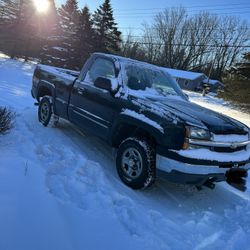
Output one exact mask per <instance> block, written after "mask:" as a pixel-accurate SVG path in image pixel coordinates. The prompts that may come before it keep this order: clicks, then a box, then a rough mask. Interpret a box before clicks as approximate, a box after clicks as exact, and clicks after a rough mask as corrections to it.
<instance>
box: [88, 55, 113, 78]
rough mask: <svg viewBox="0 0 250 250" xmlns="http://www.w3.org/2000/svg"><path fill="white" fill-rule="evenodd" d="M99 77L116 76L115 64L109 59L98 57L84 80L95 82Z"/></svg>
mask: <svg viewBox="0 0 250 250" xmlns="http://www.w3.org/2000/svg"><path fill="white" fill-rule="evenodd" d="M98 77H106V78H115V67H114V64H113V63H112V62H111V61H109V60H107V59H103V58H98V59H96V60H95V62H94V63H93V64H92V66H91V67H90V69H89V71H88V72H87V75H86V77H85V79H84V80H85V81H86V82H89V83H94V81H95V80H96V79H97V78H98Z"/></svg>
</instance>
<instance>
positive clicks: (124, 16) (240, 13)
mask: <svg viewBox="0 0 250 250" xmlns="http://www.w3.org/2000/svg"><path fill="white" fill-rule="evenodd" d="M198 14H199V13H198ZM210 14H211V15H233V14H237V15H244V14H250V11H246V12H227V13H210ZM156 15H157V14H156ZM156 15H152V14H150V15H144V16H140V15H139V16H138V15H136V16H133V15H131V16H126V15H115V16H116V17H119V18H143V17H155V16H156ZM195 15H197V14H195Z"/></svg>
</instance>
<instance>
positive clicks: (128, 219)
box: [0, 57, 250, 250]
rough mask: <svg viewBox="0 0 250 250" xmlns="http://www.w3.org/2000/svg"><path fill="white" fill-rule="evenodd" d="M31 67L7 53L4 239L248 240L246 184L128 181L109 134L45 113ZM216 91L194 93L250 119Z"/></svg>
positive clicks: (35, 243) (127, 244)
mask: <svg viewBox="0 0 250 250" xmlns="http://www.w3.org/2000/svg"><path fill="white" fill-rule="evenodd" d="M34 68H35V64H33V63H24V62H20V61H15V60H11V59H8V58H3V57H2V58H0V105H7V106H9V107H11V108H12V109H13V110H14V111H15V112H16V123H15V128H14V129H13V130H12V131H11V133H9V134H8V135H6V136H4V137H0V154H1V156H0V204H1V206H0V222H1V223H0V249H3V250H16V249H17V250H19V249H22V250H34V249H36V250H45V249H46V250H56V249H60V250H71V249H72V250H81V249H88V250H92V249H98V250H99V249H119V250H120V249H126V250H129V249H136V250H140V249H143V250H146V249H154V250H155V249H157V250H158V249H164V250H165V249H239V250H240V249H250V242H249V238H250V226H249V225H250V202H249V200H250V192H249V191H247V192H246V193H241V192H240V191H237V190H235V189H233V188H232V187H230V186H228V185H227V184H226V183H221V184H219V185H217V186H216V189H215V190H213V191H212V190H209V189H203V190H202V191H200V192H198V191H197V190H196V189H195V188H192V187H189V186H185V185H177V184H171V183H168V182H166V181H163V180H158V181H157V183H156V185H155V186H154V187H153V188H152V189H150V190H145V191H133V190H131V189H129V188H127V187H126V186H124V185H123V184H122V183H121V182H120V180H119V179H118V176H117V174H116V170H115V162H114V155H113V153H112V150H111V149H110V148H109V147H108V146H106V145H105V144H104V143H103V142H101V141H99V140H98V139H96V138H93V137H91V136H88V135H85V136H84V135H80V134H79V133H78V132H77V130H76V129H75V128H74V127H73V126H72V125H70V124H69V123H67V122H61V123H60V125H59V127H58V128H53V127H49V128H44V127H43V126H42V125H41V124H39V123H38V121H37V107H35V106H34V105H33V100H32V98H31V96H30V88H31V79H32V73H33V70H34ZM209 98H210V97H208V98H207V99H205V101H203V98H202V97H201V96H200V95H198V94H197V95H195V96H191V100H194V101H195V102H199V103H201V104H202V105H204V106H208V107H212V108H215V109H216V110H219V111H221V112H225V113H227V114H228V115H232V116H233V117H234V118H237V119H239V120H241V121H243V122H245V123H248V125H250V118H249V116H247V115H245V114H242V113H240V112H236V111H235V110H231V109H230V106H227V107H226V108H225V107H224V104H223V102H222V101H221V100H218V99H216V98H212V99H211V100H210V99H209ZM211 105H212V106H211ZM248 187H250V186H249V184H248Z"/></svg>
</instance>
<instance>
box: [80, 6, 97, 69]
mask: <svg viewBox="0 0 250 250" xmlns="http://www.w3.org/2000/svg"><path fill="white" fill-rule="evenodd" d="M78 34H79V36H80V46H79V54H80V60H81V61H80V63H81V66H82V65H83V64H84V63H85V61H86V60H87V59H88V57H89V56H90V54H91V53H92V52H93V51H94V30H93V22H92V20H91V15H90V13H89V8H88V7H87V6H85V7H84V8H83V10H82V11H81V13H80V25H79V32H78Z"/></svg>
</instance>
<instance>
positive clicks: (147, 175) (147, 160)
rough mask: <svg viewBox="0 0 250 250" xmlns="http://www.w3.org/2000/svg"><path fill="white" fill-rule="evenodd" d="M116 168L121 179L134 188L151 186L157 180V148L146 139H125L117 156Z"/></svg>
mask: <svg viewBox="0 0 250 250" xmlns="http://www.w3.org/2000/svg"><path fill="white" fill-rule="evenodd" d="M116 168H117V172H118V175H119V177H120V178H121V180H122V181H123V182H124V183H125V184H126V185H127V186H129V187H131V188H133V189H142V188H147V187H150V186H151V185H152V184H153V183H154V181H155V171H156V170H155V149H154V146H153V145H152V144H151V143H150V142H148V141H147V140H144V139H138V138H128V139H126V140H124V141H123V142H122V143H121V145H120V147H119V149H118V151H117V157H116Z"/></svg>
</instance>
